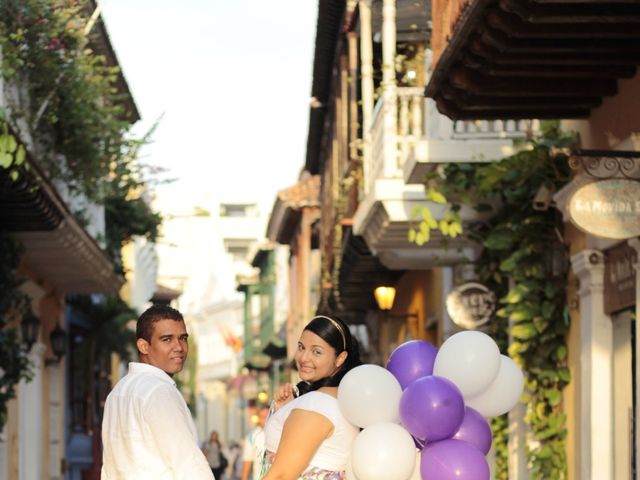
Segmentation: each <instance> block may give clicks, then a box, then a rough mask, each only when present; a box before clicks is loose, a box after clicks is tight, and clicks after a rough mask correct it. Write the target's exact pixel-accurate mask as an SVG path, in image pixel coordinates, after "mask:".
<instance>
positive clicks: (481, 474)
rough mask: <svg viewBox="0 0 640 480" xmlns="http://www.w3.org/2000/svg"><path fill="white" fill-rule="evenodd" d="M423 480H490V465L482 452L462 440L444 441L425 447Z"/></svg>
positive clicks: (422, 462)
mask: <svg viewBox="0 0 640 480" xmlns="http://www.w3.org/2000/svg"><path fill="white" fill-rule="evenodd" d="M420 473H421V474H422V480H489V464H488V463H487V460H486V459H485V458H484V455H483V454H482V452H481V451H480V450H478V449H477V448H476V447H474V446H473V445H471V444H470V443H467V442H463V441H462V440H453V439H448V440H442V441H441V442H435V443H432V444H430V445H427V446H426V447H424V450H422V458H421V459H420Z"/></svg>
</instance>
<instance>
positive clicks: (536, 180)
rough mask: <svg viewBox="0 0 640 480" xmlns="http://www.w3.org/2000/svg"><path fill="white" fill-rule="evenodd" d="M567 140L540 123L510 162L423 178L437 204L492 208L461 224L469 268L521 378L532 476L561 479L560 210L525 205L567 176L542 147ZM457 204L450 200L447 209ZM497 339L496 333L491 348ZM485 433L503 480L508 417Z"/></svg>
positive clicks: (563, 271)
mask: <svg viewBox="0 0 640 480" xmlns="http://www.w3.org/2000/svg"><path fill="white" fill-rule="evenodd" d="M574 142H575V139H574V138H573V137H571V136H569V135H566V134H563V133H562V132H560V131H559V129H558V126H557V123H554V122H550V123H544V124H543V129H542V133H541V136H540V137H539V138H536V139H530V140H527V141H526V142H524V144H523V145H520V147H521V150H520V151H519V152H518V153H516V154H515V155H513V156H511V157H508V158H505V159H503V160H502V161H499V162H494V163H488V164H449V165H446V166H445V167H444V168H443V169H442V170H441V171H440V172H439V173H438V174H434V175H431V176H430V177H429V178H428V179H427V184H428V185H430V186H431V188H434V189H435V188H437V187H435V186H434V185H435V184H438V185H439V191H438V193H439V194H440V195H442V198H441V199H440V200H444V201H446V198H459V199H461V200H460V201H461V202H464V203H468V204H473V205H475V208H476V209H477V210H479V211H487V210H489V209H491V210H492V213H493V214H492V216H491V217H490V218H489V219H488V220H486V221H483V222H477V223H474V224H471V225H465V232H464V234H465V235H466V236H467V237H468V238H470V239H473V240H475V241H476V242H478V243H480V244H482V245H483V247H484V248H483V252H482V254H481V256H480V258H479V260H477V262H476V264H475V268H476V272H477V274H478V277H479V278H480V279H481V280H482V281H484V282H487V283H488V284H489V285H488V286H490V288H493V289H494V291H495V292H496V294H497V296H498V297H499V298H500V304H501V308H500V309H499V310H498V311H497V312H496V315H495V318H494V322H493V325H492V331H493V333H492V334H494V335H495V333H496V332H500V331H502V332H508V334H509V337H510V342H509V347H508V352H509V355H510V356H511V357H512V358H513V359H514V361H515V362H516V363H518V364H519V365H520V367H521V368H522V369H523V371H524V372H525V377H526V381H525V393H524V394H523V397H522V401H523V403H525V404H526V405H527V413H526V418H525V420H526V421H527V423H528V425H529V427H530V434H531V438H530V441H529V442H528V445H527V450H528V451H527V454H528V459H529V464H530V472H531V473H530V474H531V478H533V479H548V478H553V479H559V480H561V479H564V478H567V471H566V449H565V437H566V416H565V414H564V413H563V408H562V392H563V389H564V388H565V387H566V385H567V384H568V383H569V381H570V373H569V369H568V367H567V342H566V334H567V332H568V328H569V314H568V307H567V302H566V291H565V289H566V284H567V269H568V267H567V266H568V262H567V256H568V254H567V251H566V245H565V243H564V239H563V225H564V224H563V221H562V218H561V215H560V214H559V212H558V211H556V210H555V209H553V208H550V209H542V210H540V209H539V210H536V209H534V207H533V200H534V198H535V196H536V193H537V192H538V191H539V189H540V188H541V186H544V187H545V188H547V189H549V190H551V191H555V190H556V189H559V188H561V187H562V186H563V185H565V184H566V183H567V182H568V181H569V180H570V171H569V168H568V166H567V162H566V159H557V158H556V159H554V158H552V157H551V156H550V153H549V151H550V148H551V147H553V146H557V147H571V146H573V145H574ZM460 208H461V206H460V204H454V205H452V207H451V210H450V211H451V212H458V211H459V210H460ZM431 225H433V223H432V224H431ZM435 227H436V228H439V227H440V226H439V225H437V226H435ZM440 229H441V228H440ZM441 230H442V229H441ZM443 233H445V232H443ZM490 333H491V332H490ZM504 340H505V339H504V334H503V338H502V339H498V343H499V344H501V343H502V342H503V341H504ZM493 427H494V434H495V445H496V448H497V451H498V455H497V459H496V464H497V473H496V478H508V470H507V468H508V467H507V462H506V459H507V453H506V438H507V436H506V427H507V422H506V419H495V420H494V422H493Z"/></svg>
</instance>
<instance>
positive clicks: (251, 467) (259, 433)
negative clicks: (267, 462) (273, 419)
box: [240, 406, 269, 480]
mask: <svg viewBox="0 0 640 480" xmlns="http://www.w3.org/2000/svg"><path fill="white" fill-rule="evenodd" d="M268 415H269V408H268V407H267V406H262V407H260V408H259V409H258V412H257V416H258V423H257V424H256V426H255V428H254V429H253V430H251V431H250V432H249V433H248V434H247V436H246V437H245V439H244V446H243V449H242V460H243V462H242V476H241V477H240V480H258V479H259V478H260V470H261V467H262V458H263V456H264V424H265V422H266V420H267V416H268ZM252 472H253V474H252Z"/></svg>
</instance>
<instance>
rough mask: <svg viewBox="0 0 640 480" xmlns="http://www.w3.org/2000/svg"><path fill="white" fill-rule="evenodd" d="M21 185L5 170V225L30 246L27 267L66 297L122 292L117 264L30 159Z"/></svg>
mask: <svg viewBox="0 0 640 480" xmlns="http://www.w3.org/2000/svg"><path fill="white" fill-rule="evenodd" d="M27 162H28V164H29V170H25V169H21V170H20V176H19V177H18V179H17V180H13V179H12V178H10V177H9V174H8V173H7V170H6V169H2V168H0V225H1V226H2V228H3V229H4V230H5V231H8V232H9V233H11V235H12V236H13V237H15V238H16V239H17V240H19V241H20V242H21V243H22V245H23V246H24V255H23V257H22V258H23V262H24V265H25V267H26V268H27V269H28V270H29V271H30V272H31V273H32V274H33V275H34V276H35V277H37V278H40V279H43V280H46V281H47V282H49V283H50V284H51V285H52V286H54V287H55V288H56V290H58V291H59V292H61V293H64V294H88V293H117V292H118V290H119V289H120V286H121V285H122V284H123V282H124V278H123V277H122V276H121V275H118V274H116V273H115V268H114V263H113V262H112V260H111V259H110V258H109V257H108V256H107V254H106V253H105V252H104V251H103V250H102V249H101V248H100V246H99V245H98V244H97V242H96V241H95V239H93V238H92V237H91V236H90V235H89V233H88V232H87V231H86V230H85V229H84V228H83V227H82V226H81V225H80V223H79V222H78V220H76V218H75V217H74V216H73V215H72V214H71V212H70V211H69V209H68V207H67V205H66V204H65V201H64V200H63V199H62V198H61V197H60V195H59V194H58V192H57V190H56V189H55V187H54V186H53V185H52V184H51V182H50V181H49V179H48V178H47V176H46V175H45V174H44V173H42V172H41V171H40V169H39V168H38V166H37V165H36V164H35V162H33V161H32V160H31V158H30V157H29V156H28V157H27Z"/></svg>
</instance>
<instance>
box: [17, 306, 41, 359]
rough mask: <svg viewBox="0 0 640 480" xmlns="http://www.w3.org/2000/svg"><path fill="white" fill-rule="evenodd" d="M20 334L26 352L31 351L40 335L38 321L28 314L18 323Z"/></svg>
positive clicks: (31, 314)
mask: <svg viewBox="0 0 640 480" xmlns="http://www.w3.org/2000/svg"><path fill="white" fill-rule="evenodd" d="M20 332H21V333H22V341H23V342H24V344H25V346H26V350H27V352H29V351H31V347H32V346H33V344H34V343H36V341H37V340H38V335H39V334H40V319H38V317H36V316H35V315H34V314H33V313H31V312H29V313H28V314H27V315H25V316H24V317H23V319H22V321H21V322H20Z"/></svg>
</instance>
